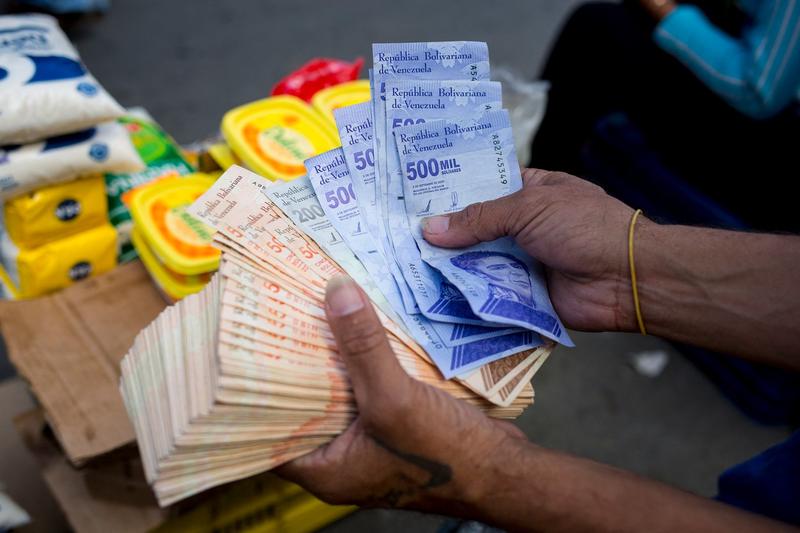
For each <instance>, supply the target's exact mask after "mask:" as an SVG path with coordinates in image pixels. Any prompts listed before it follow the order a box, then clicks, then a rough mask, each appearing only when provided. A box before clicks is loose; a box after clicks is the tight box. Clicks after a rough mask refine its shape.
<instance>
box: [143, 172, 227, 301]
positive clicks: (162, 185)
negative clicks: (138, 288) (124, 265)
mask: <svg viewBox="0 0 800 533" xmlns="http://www.w3.org/2000/svg"><path fill="white" fill-rule="evenodd" d="M213 183H214V178H212V177H209V176H207V175H205V174H199V173H197V174H189V175H188V176H184V177H175V178H166V179H162V180H159V181H155V182H152V183H149V184H147V185H145V186H143V187H139V188H137V189H134V190H133V191H131V192H132V194H131V196H130V197H129V198H128V201H129V202H130V209H131V215H132V216H133V222H134V231H135V232H136V233H137V239H138V240H139V241H140V244H144V245H146V247H145V246H136V242H134V246H136V249H137V251H138V252H139V253H140V254H142V253H144V254H150V255H152V256H153V258H154V259H156V260H157V261H158V263H160V265H162V266H163V267H164V268H165V269H166V270H167V271H169V272H171V273H173V274H175V275H177V276H198V275H204V274H208V273H210V272H213V271H215V270H217V267H218V266H219V255H220V253H219V250H217V249H216V248H213V247H212V246H211V238H212V237H213V235H214V230H213V229H212V228H210V227H208V226H206V225H205V224H203V223H202V222H200V221H199V220H197V219H196V218H194V217H193V216H192V215H190V214H189V213H188V212H187V211H186V208H187V207H188V206H189V205H191V204H192V203H193V202H194V201H195V200H196V199H197V197H199V196H200V195H201V194H203V193H204V192H205V191H206V190H207V189H208V188H209V187H211V185H212V184H213ZM145 264H146V263H145ZM148 270H150V273H151V275H153V277H154V278H155V279H156V282H157V283H158V284H159V286H162V283H161V282H160V280H159V278H158V275H157V274H156V269H152V270H151V269H148ZM187 279H191V280H193V281H196V278H187ZM164 285H166V284H164ZM162 288H163V289H164V290H165V291H166V292H169V291H168V290H167V287H166V286H162ZM194 288H196V289H197V290H199V289H200V288H202V283H197V284H196V287H194ZM193 292H196V291H193ZM183 296H185V294H183Z"/></svg>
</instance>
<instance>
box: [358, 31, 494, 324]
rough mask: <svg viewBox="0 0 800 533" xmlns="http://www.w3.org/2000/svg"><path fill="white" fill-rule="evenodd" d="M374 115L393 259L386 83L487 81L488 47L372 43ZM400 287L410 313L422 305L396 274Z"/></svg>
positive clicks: (379, 212) (382, 210)
mask: <svg viewBox="0 0 800 533" xmlns="http://www.w3.org/2000/svg"><path fill="white" fill-rule="evenodd" d="M372 59H373V68H372V85H373V91H372V106H373V107H372V109H373V112H372V118H373V121H374V124H375V126H374V127H375V135H374V148H375V154H376V155H377V161H376V163H377V164H376V167H375V172H376V178H375V195H376V198H377V203H376V216H377V219H378V220H380V221H382V222H383V225H382V227H379V232H380V234H381V235H380V237H381V238H380V243H379V244H380V245H381V246H382V247H383V250H384V254H385V255H386V257H387V259H389V260H390V261H395V262H396V258H395V253H394V249H393V247H392V243H391V240H390V239H389V226H388V218H387V216H386V215H387V209H388V206H387V198H388V197H387V194H388V190H387V187H388V182H387V166H386V165H387V161H388V153H389V150H390V148H389V143H388V136H389V130H388V128H387V122H386V82H387V81H390V80H395V79H428V80H454V79H455V80H486V79H489V49H488V47H487V46H486V43H481V42H472V41H450V42H417V43H377V44H373V45H372ZM392 272H393V274H394V275H395V281H396V282H397V284H398V286H399V287H400V288H401V295H402V297H403V304H404V305H405V307H406V311H407V312H409V313H418V312H419V307H418V306H417V304H416V301H414V300H413V298H410V294H409V293H410V290H411V289H410V288H409V287H408V285H407V283H406V281H405V279H404V278H403V277H402V276H400V278H399V279H398V278H397V277H396V273H397V272H396V269H393V270H392Z"/></svg>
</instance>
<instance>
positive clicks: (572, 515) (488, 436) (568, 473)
mask: <svg viewBox="0 0 800 533" xmlns="http://www.w3.org/2000/svg"><path fill="white" fill-rule="evenodd" d="M325 310H326V314H327V318H328V321H329V323H330V326H331V330H332V332H333V334H334V336H335V337H336V342H337V344H338V347H339V353H340V355H341V357H342V359H343V360H344V362H345V364H346V366H347V372H348V374H349V376H350V380H351V383H352V386H353V390H354V392H355V397H356V402H357V404H358V411H359V414H358V417H357V418H356V419H355V421H354V422H353V423H352V424H351V425H350V426H349V427H348V429H347V430H346V431H345V432H344V433H342V434H341V435H339V436H338V437H336V438H335V439H334V440H333V441H332V442H330V443H329V444H327V445H325V446H323V447H322V448H319V449H317V450H315V451H313V452H311V453H309V454H308V455H305V456H302V457H300V458H298V459H295V460H293V461H291V462H289V463H286V464H284V465H283V466H281V467H279V468H278V469H276V472H277V473H279V474H280V475H282V476H283V477H286V478H288V479H290V480H292V481H295V482H296V483H299V484H300V485H302V486H303V487H305V488H306V489H308V490H309V491H311V492H312V493H314V494H315V495H317V496H318V497H320V498H321V499H323V500H325V501H327V502H329V503H335V504H345V503H354V504H359V505H362V506H377V507H401V508H406V509H416V510H423V511H428V512H436V513H443V514H448V515H453V516H460V517H464V518H471V519H478V520H483V521H485V522H487V523H490V524H493V525H497V526H499V527H502V528H505V529H508V530H512V531H533V530H536V531H544V530H547V531H584V530H592V531H612V530H613V531H642V530H652V529H654V528H656V529H658V528H661V529H663V530H664V531H708V530H719V531H753V530H759V531H760V530H764V531H766V530H775V529H774V528H780V527H781V524H779V523H777V522H772V521H770V520H767V519H765V518H762V517H760V516H757V515H753V514H749V513H745V512H743V511H740V510H737V509H735V508H732V507H728V506H726V505H723V504H721V503H718V502H715V501H712V500H707V499H705V498H700V497H698V496H694V495H692V494H689V493H685V492H682V491H679V490H676V489H672V488H670V487H668V486H666V485H662V484H659V483H656V482H653V481H649V480H646V479H643V478H639V477H638V476H635V475H633V474H630V473H626V472H623V471H620V470H617V469H614V468H611V467H607V466H605V465H601V464H598V463H594V462H592V461H588V460H584V459H579V458H576V457H572V456H569V455H566V454H562V453H559V452H555V451H552V450H547V449H544V448H541V447H538V446H535V445H534V444H532V443H530V442H529V441H528V440H527V439H526V438H525V436H524V435H523V434H522V432H521V431H520V430H519V429H517V428H516V427H515V426H513V425H511V424H510V423H508V422H502V421H497V420H492V419H491V418H488V417H486V416H484V415H483V414H481V413H480V412H479V411H478V410H477V409H475V408H473V407H471V406H469V405H467V404H466V403H465V402H461V401H458V400H456V399H454V398H453V397H451V396H450V395H448V394H445V393H443V392H442V391H440V390H437V389H435V388H433V387H431V386H429V385H426V384H423V383H421V382H418V381H416V380H414V379H412V378H411V377H409V376H408V375H407V374H406V373H405V372H404V371H403V369H402V368H401V367H400V365H399V364H398V362H397V359H396V357H395V356H394V354H393V353H392V349H391V347H390V346H389V342H388V340H387V337H386V334H385V332H384V329H383V328H382V327H381V324H380V321H379V320H378V317H377V315H376V313H375V311H374V310H373V309H372V305H371V304H370V302H369V299H368V297H367V296H366V295H365V294H364V292H363V291H362V290H361V289H360V288H359V287H358V286H357V285H356V284H355V283H354V282H353V281H352V280H350V279H349V278H346V277H338V278H334V279H333V280H331V282H330V283H329V284H328V289H327V292H326V297H325ZM675 509H680V510H681V512H678V513H676V512H674V510H675Z"/></svg>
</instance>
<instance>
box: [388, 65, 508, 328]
mask: <svg viewBox="0 0 800 533" xmlns="http://www.w3.org/2000/svg"><path fill="white" fill-rule="evenodd" d="M500 108H502V88H501V86H500V84H499V83H497V82H493V81H468V80H396V81H388V82H386V124H387V127H388V128H389V131H390V133H392V132H393V131H394V130H395V129H396V128H398V127H400V126H403V125H409V124H420V123H424V122H426V121H429V120H437V119H451V120H458V121H461V122H474V121H475V120H477V119H478V118H479V117H480V116H481V115H483V114H484V113H486V112H487V111H490V110H492V109H500ZM387 144H388V145H389V150H387V154H386V156H387V161H386V190H387V206H386V216H387V220H388V228H389V230H388V236H389V240H390V241H391V242H392V246H393V248H394V251H395V258H396V260H397V264H398V265H399V267H400V272H402V274H403V277H404V278H405V280H406V282H407V283H408V286H409V287H410V288H411V291H412V292H413V293H414V299H415V300H416V302H417V305H418V306H419V308H420V311H421V312H422V313H423V314H424V315H425V316H427V317H428V318H430V319H432V320H439V321H442V322H453V323H460V324H476V325H479V324H484V325H485V323H486V321H485V320H483V319H481V318H480V317H478V316H477V315H475V314H474V313H473V312H472V310H471V309H470V306H469V304H468V303H467V300H466V299H465V298H464V297H463V295H461V293H460V291H458V289H456V288H455V287H454V286H453V285H452V284H451V283H450V282H449V281H447V280H446V279H445V278H444V277H443V276H442V275H441V273H439V271H438V270H436V269H435V268H432V267H431V266H430V265H428V264H427V263H425V262H424V261H423V260H422V257H421V256H420V252H419V249H418V248H417V244H416V242H415V241H414V238H413V237H412V235H411V230H410V228H409V224H408V217H407V216H406V207H405V201H404V197H403V194H404V189H403V172H402V168H401V165H400V158H399V156H398V152H397V147H396V144H395V139H394V135H393V134H390V135H389V137H388V138H387ZM454 296H458V297H454Z"/></svg>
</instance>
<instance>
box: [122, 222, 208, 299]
mask: <svg viewBox="0 0 800 533" xmlns="http://www.w3.org/2000/svg"><path fill="white" fill-rule="evenodd" d="M131 242H132V243H133V246H134V247H135V248H136V251H137V252H138V253H139V259H141V260H142V263H144V267H145V268H146V269H147V271H148V272H149V273H150V276H151V277H152V278H153V281H155V283H156V285H157V286H158V288H159V289H161V292H163V293H164V294H165V295H166V296H167V298H168V299H169V300H171V301H173V302H174V301H176V300H180V299H181V298H183V297H184V296H188V295H190V294H194V293H196V292H200V290H202V289H203V287H204V286H205V285H206V283H208V281H209V280H210V279H211V274H210V273H206V274H199V275H196V276H183V275H181V274H178V273H177V272H173V271H172V270H170V269H169V268H168V267H167V266H165V265H164V264H163V263H162V262H161V261H159V260H158V258H157V257H156V256H155V254H154V253H153V250H151V249H150V247H149V246H148V245H147V243H146V242H145V240H144V238H143V237H142V236H141V234H140V233H139V230H138V229H136V227H134V228H133V231H132V232H131Z"/></svg>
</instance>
